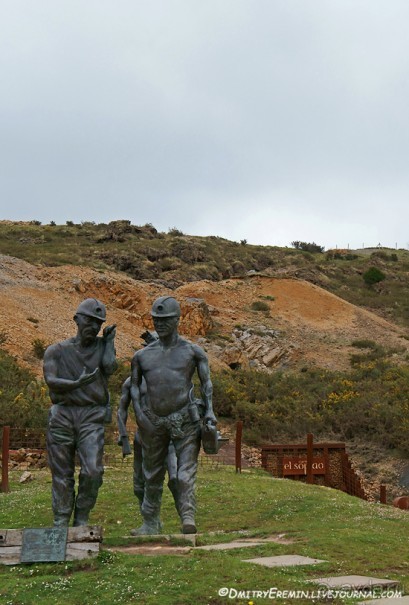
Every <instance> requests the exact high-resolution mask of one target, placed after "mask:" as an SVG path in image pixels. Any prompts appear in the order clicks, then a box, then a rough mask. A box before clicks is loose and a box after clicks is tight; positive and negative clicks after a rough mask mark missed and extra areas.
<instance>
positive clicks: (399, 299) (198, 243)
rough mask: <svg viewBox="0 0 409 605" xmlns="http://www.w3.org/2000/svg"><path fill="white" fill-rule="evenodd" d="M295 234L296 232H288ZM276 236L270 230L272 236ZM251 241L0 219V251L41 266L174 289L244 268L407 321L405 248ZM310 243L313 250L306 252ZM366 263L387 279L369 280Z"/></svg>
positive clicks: (408, 260)
mask: <svg viewBox="0 0 409 605" xmlns="http://www.w3.org/2000/svg"><path fill="white" fill-rule="evenodd" d="M294 235H296V234H294ZM272 241H274V236H272ZM303 244H304V243H303V242H298V245H301V249H296V248H294V247H288V248H287V247H286V248H279V247H277V246H255V245H250V244H248V243H247V242H246V241H245V240H242V241H241V242H240V243H239V242H233V241H228V240H226V239H223V238H220V237H214V236H208V237H198V236H191V235H186V234H183V233H182V232H181V231H179V230H178V229H176V228H172V229H169V231H168V233H161V232H158V231H157V230H156V229H155V227H154V226H153V225H151V224H147V225H143V226H136V225H132V224H131V222H130V221H127V220H121V221H113V222H111V223H109V224H103V223H100V224H95V223H91V222H84V223H80V224H74V223H72V222H70V221H68V223H67V224H66V225H55V224H53V223H50V224H49V225H41V224H38V221H31V222H25V223H24V222H12V221H0V254H5V255H11V256H14V257H16V258H20V259H22V260H26V261H27V262H30V263H32V264H35V265H39V266H50V267H56V266H61V265H67V264H70V265H75V266H81V267H85V266H86V267H90V268H93V269H96V270H100V271H104V272H105V271H108V270H110V271H112V270H114V271H119V272H122V273H124V274H126V275H128V276H129V277H132V278H134V279H138V280H148V281H156V282H157V283H159V284H160V285H162V286H165V287H167V288H170V289H175V288H178V287H180V286H181V285H183V284H185V283H186V282H197V281H200V280H203V279H207V280H210V281H220V280H223V279H229V278H242V277H245V276H246V275H247V274H248V273H249V272H251V273H260V272H262V273H263V274H266V275H268V276H270V277H275V278H283V277H291V278H298V279H304V280H305V281H308V282H310V283H313V284H315V285H318V286H320V287H321V288H324V289H325V290H328V291H330V292H332V293H333V294H336V295H337V296H339V297H340V298H342V299H344V300H347V301H348V302H351V303H353V304H355V305H358V306H361V307H364V308H366V309H368V310H371V311H373V312H375V313H377V314H378V315H380V316H381V317H383V318H385V319H388V320H390V321H393V322H394V323H397V324H399V325H403V326H406V327H409V303H408V300H409V298H408V295H409V252H408V251H407V250H391V249H378V248H377V249H363V250H329V251H326V252H325V253H323V252H317V251H316V250H317V249H318V250H321V248H320V246H317V245H310V244H306V245H305V246H304V245H303ZM311 251H312V252H311ZM371 267H375V268H377V269H379V270H380V271H382V273H383V274H384V276H385V279H384V280H382V281H381V282H379V283H377V284H375V285H373V286H369V287H368V286H367V284H366V283H365V281H364V279H363V276H364V274H365V272H366V271H367V270H368V269H370V268H371Z"/></svg>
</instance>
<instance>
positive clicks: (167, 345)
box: [131, 296, 217, 534]
mask: <svg viewBox="0 0 409 605" xmlns="http://www.w3.org/2000/svg"><path fill="white" fill-rule="evenodd" d="M151 315H152V317H153V323H154V326H155V330H156V332H157V334H158V340H156V341H154V342H152V343H151V344H149V345H148V346H147V347H145V348H144V349H141V350H139V351H137V352H136V353H135V355H134V357H133V360H132V374H131V398H132V403H133V407H134V410H135V415H136V421H137V423H138V426H139V433H140V438H141V442H142V450H143V455H142V459H143V462H142V464H143V475H144V481H145V486H144V495H143V502H142V507H141V512H142V517H143V524H142V526H141V527H140V528H139V529H137V530H134V532H133V533H138V534H156V533H160V531H161V522H160V506H161V499H162V490H163V481H164V477H165V472H166V465H165V460H166V457H167V456H168V452H169V445H170V443H171V442H172V443H173V445H174V448H175V452H176V458H177V500H178V501H177V508H178V513H179V516H180V519H181V522H182V531H183V533H185V534H190V533H196V524H195V512H196V502H195V481H196V471H197V458H198V454H199V448H200V438H201V428H202V423H203V424H204V425H209V426H210V425H211V426H215V425H216V424H217V420H216V417H215V415H214V412H213V406H212V383H211V380H210V372H209V365H208V361H207V357H206V354H205V352H204V351H203V349H201V348H200V347H199V346H197V345H195V344H193V343H191V342H189V341H187V340H185V339H184V338H181V337H180V336H179V334H178V324H179V319H180V306H179V303H178V302H177V300H176V299H175V298H173V297H172V296H161V297H160V298H158V299H157V300H156V301H155V302H154V303H153V306H152V311H151ZM195 372H197V374H198V376H199V380H200V391H201V395H202V400H203V401H200V403H201V404H203V405H198V403H199V400H197V399H194V397H193V384H192V378H193V375H194V373H195ZM143 382H145V383H146V397H145V402H144V401H143V399H144V394H143V386H142V385H143ZM201 408H202V409H201Z"/></svg>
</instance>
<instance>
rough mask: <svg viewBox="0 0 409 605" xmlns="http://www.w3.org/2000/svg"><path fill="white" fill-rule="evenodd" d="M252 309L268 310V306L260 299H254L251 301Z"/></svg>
mask: <svg viewBox="0 0 409 605" xmlns="http://www.w3.org/2000/svg"><path fill="white" fill-rule="evenodd" d="M251 309H252V311H270V307H269V306H268V304H267V303H265V302H263V301H262V300H255V301H254V302H252V303H251Z"/></svg>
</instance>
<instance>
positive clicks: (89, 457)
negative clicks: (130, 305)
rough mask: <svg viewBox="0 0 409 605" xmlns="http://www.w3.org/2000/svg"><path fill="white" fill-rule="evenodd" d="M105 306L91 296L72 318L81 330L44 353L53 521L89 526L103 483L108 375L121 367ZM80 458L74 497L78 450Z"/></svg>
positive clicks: (113, 332) (107, 414)
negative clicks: (76, 488) (99, 334)
mask: <svg viewBox="0 0 409 605" xmlns="http://www.w3.org/2000/svg"><path fill="white" fill-rule="evenodd" d="M105 319H106V310H105V305H104V304H103V303H102V302H100V301H99V300H96V299H95V298H87V299H86V300H84V301H83V302H82V303H81V304H80V305H79V307H78V309H77V311H76V313H75V315H74V321H75V323H76V324H77V328H78V330H77V335H76V336H74V337H73V338H69V339H68V340H64V341H62V342H60V343H58V344H55V345H51V346H50V347H48V349H47V350H46V352H45V355H44V378H45V381H46V383H47V385H48V387H49V391H50V398H51V401H52V404H53V405H52V406H51V408H50V412H49V417H48V431H47V450H48V459H49V465H50V469H51V474H52V507H53V513H54V525H55V526H68V524H69V521H70V518H71V514H72V511H73V510H74V526H79V525H87V524H88V516H89V513H90V510H91V509H92V508H93V507H94V505H95V502H96V499H97V495H98V490H99V488H100V486H101V484H102V475H103V472H104V467H103V459H102V458H103V447H104V421H105V420H108V421H109V412H110V406H109V392H108V386H107V383H108V377H109V376H110V374H112V373H113V372H114V371H115V370H116V367H117V363H116V359H115V348H114V339H115V332H116V328H115V326H107V327H106V328H105V329H104V331H103V334H102V337H99V336H98V332H99V331H100V329H101V326H102V324H103V322H104V321H105ZM76 454H77V455H78V457H79V462H80V473H79V481H78V493H77V495H76V497H75V491H74V487H75V480H74V472H75V455H76Z"/></svg>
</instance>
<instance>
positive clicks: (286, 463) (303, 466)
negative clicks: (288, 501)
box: [283, 456, 326, 477]
mask: <svg viewBox="0 0 409 605" xmlns="http://www.w3.org/2000/svg"><path fill="white" fill-rule="evenodd" d="M325 473H326V468H325V458H323V457H318V456H317V457H314V458H313V459H312V474H313V475H325ZM306 474H307V457H306V456H305V457H304V458H301V457H296V458H289V457H288V456H283V476H284V477H285V476H286V475H306Z"/></svg>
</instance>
